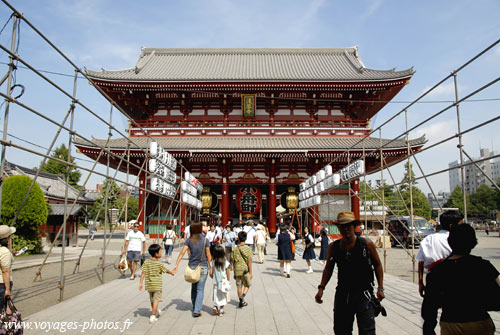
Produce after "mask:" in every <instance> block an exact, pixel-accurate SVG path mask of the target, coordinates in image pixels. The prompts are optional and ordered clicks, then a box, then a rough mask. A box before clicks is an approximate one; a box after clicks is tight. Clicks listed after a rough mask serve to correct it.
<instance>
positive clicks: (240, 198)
mask: <svg viewBox="0 0 500 335" xmlns="http://www.w3.org/2000/svg"><path fill="white" fill-rule="evenodd" d="M236 205H237V207H238V211H239V212H240V213H241V214H242V215H243V217H245V218H253V217H254V216H255V215H257V214H258V213H259V211H260V207H261V205H262V193H261V192H260V189H258V188H257V187H255V186H243V187H242V188H240V189H239V190H238V192H237V193H236Z"/></svg>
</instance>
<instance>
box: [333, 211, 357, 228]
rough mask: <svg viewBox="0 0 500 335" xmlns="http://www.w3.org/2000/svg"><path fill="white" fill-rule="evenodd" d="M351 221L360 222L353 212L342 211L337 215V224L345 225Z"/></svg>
mask: <svg viewBox="0 0 500 335" xmlns="http://www.w3.org/2000/svg"><path fill="white" fill-rule="evenodd" d="M351 222H355V223H359V221H358V220H356V217H355V216H354V213H353V212H340V213H339V215H338V216H337V224H340V225H343V224H347V223H351Z"/></svg>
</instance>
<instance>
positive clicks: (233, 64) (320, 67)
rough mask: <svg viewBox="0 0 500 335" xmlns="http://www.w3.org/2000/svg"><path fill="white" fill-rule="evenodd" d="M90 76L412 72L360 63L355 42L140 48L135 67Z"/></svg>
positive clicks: (322, 77) (355, 76)
mask: <svg viewBox="0 0 500 335" xmlns="http://www.w3.org/2000/svg"><path fill="white" fill-rule="evenodd" d="M86 72H87V75H89V76H90V77H91V78H94V79H100V80H111V81H131V82H134V81H138V82H143V81H146V82H147V81H155V82H158V81H161V82H216V81H273V82H276V81H327V82H351V81H352V82H363V81H385V80H398V79H403V78H408V77H411V76H412V75H413V73H414V71H413V68H410V69H408V70H404V71H395V70H394V69H391V70H385V71H384V70H373V69H368V68H366V67H365V66H364V64H363V62H362V61H361V58H360V57H359V54H358V48H357V47H349V48H269V49H266V48H260V49H259V48H254V49H251V48H222V49H161V48H142V53H141V55H140V57H139V60H138V61H137V64H136V66H135V67H134V68H131V69H126V70H118V71H108V70H104V69H103V71H102V72H97V71H91V70H88V69H86Z"/></svg>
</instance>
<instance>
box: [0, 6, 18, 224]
mask: <svg viewBox="0 0 500 335" xmlns="http://www.w3.org/2000/svg"><path fill="white" fill-rule="evenodd" d="M17 21H18V17H17V15H16V14H14V22H13V24H12V40H11V43H10V50H11V55H10V57H9V59H10V61H9V72H8V80H7V94H6V99H5V113H4V117H3V134H2V140H3V141H7V129H8V128H9V109H10V100H11V99H12V98H11V93H12V73H13V72H14V70H15V65H14V56H13V55H14V52H15V50H16V31H17V26H18V22H17ZM6 149H7V146H6V145H5V144H4V143H2V157H1V162H0V215H1V213H2V191H3V175H4V172H5V156H6V152H5V151H6ZM11 225H12V223H11Z"/></svg>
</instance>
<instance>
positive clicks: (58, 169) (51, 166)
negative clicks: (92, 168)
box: [40, 144, 82, 188]
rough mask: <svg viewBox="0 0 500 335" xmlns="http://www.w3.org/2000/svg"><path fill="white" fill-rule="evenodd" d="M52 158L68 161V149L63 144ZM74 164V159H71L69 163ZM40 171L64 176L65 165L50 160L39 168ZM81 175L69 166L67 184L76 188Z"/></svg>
mask: <svg viewBox="0 0 500 335" xmlns="http://www.w3.org/2000/svg"><path fill="white" fill-rule="evenodd" d="M52 157H54V158H58V159H62V160H65V161H67V160H68V148H66V146H65V145H64V144H61V146H60V147H58V148H57V149H56V150H55V151H54V153H53V154H52ZM74 162H75V158H74V157H71V163H74ZM40 171H43V172H48V173H53V174H57V175H62V176H66V164H64V163H61V162H58V161H55V160H52V159H50V160H49V161H48V162H47V163H45V164H43V165H42V166H41V168H40ZM81 176H82V173H81V172H80V170H78V169H77V168H75V167H72V166H70V168H69V184H70V185H71V186H73V187H76V188H79V187H78V182H79V181H80V177H81Z"/></svg>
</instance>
